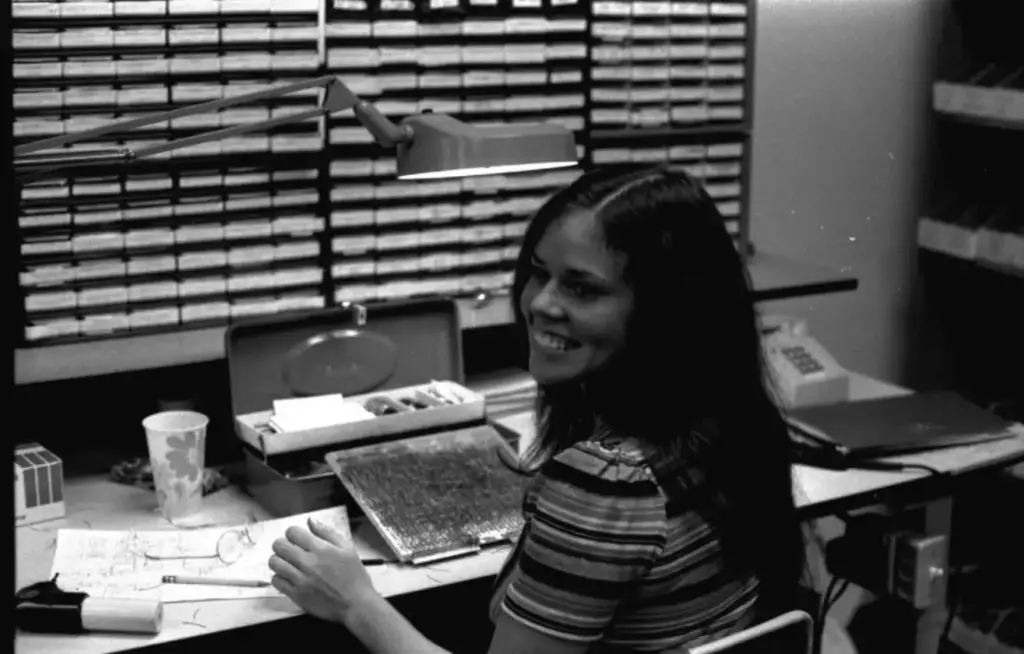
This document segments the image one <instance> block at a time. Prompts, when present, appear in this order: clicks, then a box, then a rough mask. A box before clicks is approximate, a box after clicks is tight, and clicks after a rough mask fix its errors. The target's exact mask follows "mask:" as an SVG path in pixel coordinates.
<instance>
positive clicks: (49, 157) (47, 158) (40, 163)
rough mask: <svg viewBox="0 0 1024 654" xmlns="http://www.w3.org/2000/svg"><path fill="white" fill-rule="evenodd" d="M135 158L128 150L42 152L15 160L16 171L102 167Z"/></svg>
mask: <svg viewBox="0 0 1024 654" xmlns="http://www.w3.org/2000/svg"><path fill="white" fill-rule="evenodd" d="M134 158H135V153H134V152H132V151H131V150H129V149H126V148H118V149H116V150H96V151H94V152H89V151H75V150H63V151H60V152H41V153H39V154H30V155H28V156H25V157H21V158H19V159H15V160H14V169H15V170H16V171H23V170H25V171H28V170H38V169H47V168H52V167H61V168H63V167H67V166H102V165H104V164H118V163H123V162H125V161H129V160H131V159H134Z"/></svg>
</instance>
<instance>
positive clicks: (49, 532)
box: [15, 376, 1024, 654]
mask: <svg viewBox="0 0 1024 654" xmlns="http://www.w3.org/2000/svg"><path fill="white" fill-rule="evenodd" d="M906 392H908V391H906V390H904V389H901V388H898V387H895V386H892V385H889V384H885V383H882V382H878V381H874V380H871V379H869V378H866V377H862V376H855V377H854V379H853V384H852V392H851V396H852V399H868V398H872V397H882V396H887V395H894V394H899V393H906ZM500 422H501V423H503V424H505V425H506V426H508V427H510V428H512V429H515V430H517V431H519V432H520V433H527V434H528V433H531V432H532V427H531V426H530V416H529V414H519V415H512V416H508V417H506V418H502V419H500ZM1022 455H1024V431H1022V432H1021V433H1020V434H1019V435H1018V436H1017V437H1016V438H1013V439H1007V440H1003V441H995V442H991V443H985V444H981V445H972V446H967V447H959V448H951V449H947V450H941V451H935V452H928V453H924V454H918V455H914V456H912V457H904V458H905V459H906V460H907V461H914V462H917V463H924V464H927V465H929V466H932V467H934V468H936V469H939V470H944V471H950V472H953V473H958V472H964V471H967V470H972V469H978V468H982V467H993V468H994V467H997V466H1000V465H1003V464H1005V463H1006V462H1008V461H1011V460H1013V459H1014V458H1019V457H1021V456H1022ZM795 471H796V478H797V484H798V486H799V491H798V493H797V495H798V498H799V499H798V503H799V504H800V505H802V506H811V505H815V504H820V503H825V502H829V501H833V500H836V499H841V498H844V497H849V496H853V495H861V494H864V493H870V492H872V491H877V490H881V489H884V488H891V487H894V486H898V485H900V484H902V483H905V482H907V481H909V480H912V479H914V478H915V477H919V476H920V475H922V474H927V473H918V472H875V471H860V470H858V471H845V472H840V471H831V470H820V469H816V468H810V467H806V466H796V468H795ZM65 497H66V501H67V517H66V518H65V519H64V520H60V521H54V522H48V523H43V524H39V525H33V526H27V527H21V528H18V529H16V530H15V533H16V555H15V556H16V563H17V565H16V569H17V572H16V575H15V584H16V585H15V590H17V589H19V588H24V587H25V586H27V585H29V584H32V583H35V582H38V581H43V580H45V579H47V578H48V577H49V573H50V567H51V565H52V561H53V550H54V547H55V546H56V534H57V530H58V529H60V528H77V529H82V528H86V529H140V530H148V529H167V528H171V527H170V525H169V524H168V523H167V522H166V521H164V520H163V519H162V518H160V517H159V515H158V514H157V513H156V510H155V507H156V500H155V497H154V496H153V494H152V493H150V492H147V491H143V490H140V489H136V488H132V487H128V486H122V485H118V484H115V483H113V482H110V481H106V480H105V479H103V478H100V477H94V478H83V479H74V480H69V481H68V483H67V485H66V492H65ZM207 499H208V502H207V507H208V509H207V511H208V513H209V515H210V516H211V517H212V518H211V519H215V520H217V521H218V522H219V523H220V524H224V525H231V524H240V523H242V522H244V521H245V520H246V516H247V515H249V514H251V513H253V512H254V511H255V512H256V513H257V514H259V513H261V512H262V509H259V508H258V507H256V506H255V503H254V501H253V500H252V499H251V498H249V497H248V496H246V495H245V494H244V493H242V492H240V491H238V490H237V489H227V490H225V491H221V492H220V493H217V494H215V495H213V496H210V497H209V498H207ZM356 540H357V545H358V546H359V547H360V548H372V546H373V544H372V543H370V542H368V541H367V540H366V539H365V538H363V536H362V534H361V531H357V532H356ZM507 553H508V547H498V548H494V549H491V550H487V551H485V552H484V553H481V554H478V555H475V556H470V557H465V558H461V559H456V560H453V561H445V562H441V563H439V564H437V565H432V566H424V567H416V568H413V567H405V566H401V567H399V566H391V565H389V566H371V567H370V568H369V572H370V575H371V577H372V578H373V581H374V585H375V586H376V587H377V589H378V590H379V591H380V592H381V594H383V595H384V596H385V597H393V596H397V595H402V594H406V593H411V592H415V591H419V590H426V589H429V588H436V587H439V586H445V585H448V584H453V583H457V582H461V581H468V580H472V579H478V578H481V577H486V576H490V575H494V574H497V572H498V570H499V568H500V566H501V564H502V563H503V561H504V559H505V557H506V555H507ZM298 614H299V611H298V609H297V608H296V607H295V606H294V605H293V604H292V603H291V602H290V601H289V600H288V599H286V598H283V597H282V598H272V599H259V600H243V601H215V602H186V603H173V604H166V605H165V606H164V623H163V629H162V631H161V633H160V634H159V635H157V636H151V637H149V636H141V637H140V636H133V635H108V634H86V635H79V636H59V635H45V634H26V633H19V634H17V637H16V639H15V651H16V652H17V653H18V654H44V653H45V654H48V653H50V652H54V653H62V652H68V651H73V652H76V653H78V654H100V653H106V652H118V651H123V650H127V649H133V648H137V647H144V646H147V645H154V644H157V643H162V642H168V641H175V640H181V639H186V638H191V637H194V636H202V635H206V634H211V633H214V632H218V631H225V630H230V629H236V628H240V627H246V626H250V625H255V624H261V623H266V622H271V621H274V620H279V619H282V618H286V617H290V616H294V615H298Z"/></svg>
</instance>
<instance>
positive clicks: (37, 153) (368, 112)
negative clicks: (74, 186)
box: [14, 75, 413, 182]
mask: <svg viewBox="0 0 1024 654" xmlns="http://www.w3.org/2000/svg"><path fill="white" fill-rule="evenodd" d="M316 87H323V89H324V96H323V98H322V101H321V103H320V107H318V108H317V109H311V110H309V111H302V112H298V113H294V114H288V115H285V116H280V117H277V118H271V119H269V120H262V121H257V122H253V123H244V124H241V125H233V126H231V127H226V128H224V129H219V130H214V131H212V132H203V133H201V134H195V135H193V136H188V137H185V138H181V139H176V140H174V141H169V142H167V143H161V144H159V145H153V146H150V147H148V148H143V149H142V150H139V151H137V152H135V151H132V150H129V149H125V148H115V149H113V150H97V151H92V152H75V153H71V152H52V150H58V149H60V148H63V147H64V146H66V145H73V144H75V143H80V142H82V141H90V140H94V139H98V138H101V137H104V136H107V135H108V134H113V133H118V132H130V131H132V130H135V129H138V128H139V127H144V126H146V125H152V124H155V123H162V122H167V121H171V120H175V119H178V118H185V117H187V116H196V115H200V114H207V113H215V112H218V111H221V110H223V109H227V108H229V107H235V106H238V105H245V104H250V103H256V102H261V101H265V100H273V99H275V98H280V97H284V96H286V95H289V94H292V93H295V92H297V91H304V90H306V89H311V88H316ZM346 109H352V110H353V111H354V113H355V116H356V118H357V119H358V120H359V122H360V123H361V124H362V125H363V127H365V128H366V130H367V131H369V132H370V134H371V135H372V136H373V138H374V140H376V141H377V143H379V144H380V145H382V146H384V147H386V148H391V147H394V146H395V145H398V144H399V143H408V142H410V141H411V140H412V137H413V131H412V127H411V126H410V125H396V124H395V123H394V122H392V121H391V120H390V119H389V118H388V117H387V116H385V115H384V114H382V113H381V112H380V111H379V110H378V109H377V108H376V107H374V106H373V105H372V104H370V103H368V102H366V101H364V100H361V99H360V98H359V97H357V96H356V95H355V94H354V93H353V92H352V91H351V89H349V88H348V87H347V86H346V85H345V83H344V82H342V81H341V80H340V79H339V78H337V77H335V76H334V75H325V76H322V77H317V78H315V79H310V80H305V81H300V82H294V83H292V84H285V85H283V86H277V87H274V88H270V89H265V90H262V91H255V92H253V93H245V94H243V95H237V96H234V97H231V98H224V99H222V100H212V101H210V102H203V103H200V104H194V105H188V106H185V107H181V108H179V109H172V110H170V111H162V112H160V113H155V114H149V115H147V116H140V117H139V118H132V119H129V120H124V121H120V122H116V123H111V124H109V125H102V126H100V127H95V128H93V129H89V130H85V131H84V132H76V133H74V134H67V135H64V136H55V137H52V138H47V139H42V140H39V141H34V142H32V143H26V144H23V145H19V146H15V148H14V167H15V172H16V174H19V175H21V174H22V173H25V172H29V173H30V174H29V175H28V176H25V177H22V181H23V182H25V181H30V180H31V179H36V178H38V177H41V176H42V175H44V174H47V173H53V172H56V171H59V170H61V169H64V168H72V167H82V166H86V167H87V166H94V165H100V164H110V163H124V162H130V161H135V160H138V159H144V158H146V157H152V156H154V155H158V154H162V153H164V152H168V151H171V150H177V149H179V148H185V147H190V146H193V145H199V144H201V143H208V142H211V141H219V140H222V139H226V138H230V137H232V136H236V135H238V134H244V133H246V132H254V131H267V130H269V129H272V128H274V127H278V126H280V125H287V124H290V123H297V122H301V121H304V120H308V119H310V118H316V117H319V116H322V115H325V114H333V113H337V112H339V111H344V110H346Z"/></svg>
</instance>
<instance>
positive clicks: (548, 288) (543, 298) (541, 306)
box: [530, 280, 565, 318]
mask: <svg viewBox="0 0 1024 654" xmlns="http://www.w3.org/2000/svg"><path fill="white" fill-rule="evenodd" d="M530 311H532V312H533V313H539V314H541V315H543V316H547V317H549V318H561V317H562V316H564V315H565V310H564V309H563V308H562V305H561V303H560V302H559V295H558V289H557V288H556V287H555V281H554V280H549V281H548V283H547V284H545V285H544V286H543V287H542V288H541V289H540V291H539V292H538V293H537V295H535V296H534V297H533V301H531V302H530Z"/></svg>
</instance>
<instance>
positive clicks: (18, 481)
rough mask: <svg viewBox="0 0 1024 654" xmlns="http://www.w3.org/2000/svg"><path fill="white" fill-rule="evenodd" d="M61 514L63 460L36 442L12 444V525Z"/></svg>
mask: <svg viewBox="0 0 1024 654" xmlns="http://www.w3.org/2000/svg"><path fill="white" fill-rule="evenodd" d="M63 517H64V462H63V461H61V460H60V458H58V457H57V456H56V455H55V454H54V453H53V452H51V451H49V450H48V449H46V448H45V447H43V446H42V445H39V444H38V443H26V444H23V445H16V446H15V447H14V526H15V527H21V526H23V525H34V524H36V523H39V522H46V521H47V520H59V519H60V518H63Z"/></svg>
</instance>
